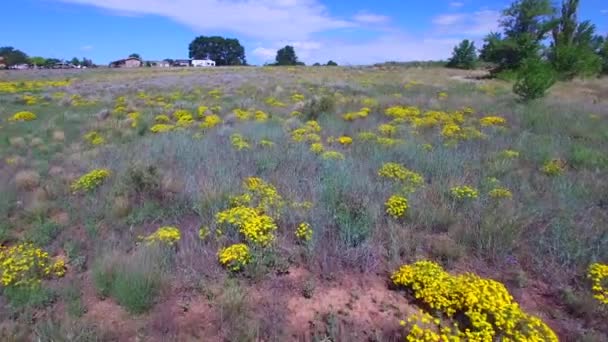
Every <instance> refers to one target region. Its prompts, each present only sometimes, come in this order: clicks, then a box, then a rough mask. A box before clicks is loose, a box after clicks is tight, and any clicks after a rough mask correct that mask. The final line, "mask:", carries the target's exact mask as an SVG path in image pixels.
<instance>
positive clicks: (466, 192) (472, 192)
mask: <svg viewBox="0 0 608 342" xmlns="http://www.w3.org/2000/svg"><path fill="white" fill-rule="evenodd" d="M450 194H452V197H454V198H455V199H458V200H463V199H475V198H477V197H478V196H479V192H478V191H477V189H475V188H473V187H470V186H468V185H461V186H455V187H453V188H451V189H450Z"/></svg>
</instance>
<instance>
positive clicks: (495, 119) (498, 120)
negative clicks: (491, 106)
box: [479, 116, 507, 127]
mask: <svg viewBox="0 0 608 342" xmlns="http://www.w3.org/2000/svg"><path fill="white" fill-rule="evenodd" d="M506 123H507V120H506V119H505V118H503V117H501V116H485V117H483V118H481V119H479V124H481V125H482V126H485V127H487V126H502V125H504V124H506Z"/></svg>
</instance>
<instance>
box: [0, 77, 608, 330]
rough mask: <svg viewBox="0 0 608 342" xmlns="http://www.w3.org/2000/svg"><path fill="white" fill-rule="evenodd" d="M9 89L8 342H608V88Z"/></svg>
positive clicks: (287, 85)
mask: <svg viewBox="0 0 608 342" xmlns="http://www.w3.org/2000/svg"><path fill="white" fill-rule="evenodd" d="M459 73H460V74H459ZM0 76H2V78H0V193H1V194H2V196H0V197H1V198H0V279H1V282H0V340H3V341H5V340H32V339H39V340H41V341H57V340H67V341H88V340H95V341H98V340H103V341H105V340H109V341H135V340H141V339H143V340H148V341H166V340H184V341H190V340H205V341H207V340H209V341H287V340H297V341H359V340H362V341H557V340H564V341H606V340H608V325H606V321H608V304H607V303H608V265H607V264H608V224H607V223H608V177H607V176H608V153H606V151H608V100H607V99H606V98H605V97H604V98H602V95H601V94H602V92H606V93H608V85H607V82H608V81H607V80H606V79H603V80H593V81H576V83H568V84H559V85H557V86H556V89H555V92H554V94H553V95H550V96H549V97H547V98H546V99H544V100H541V101H538V102H533V103H520V102H518V101H517V99H516V97H515V96H514V95H513V94H511V92H510V85H509V84H507V83H503V82H501V81H496V80H467V81H463V80H466V79H465V76H466V75H465V74H462V72H461V71H455V70H443V69H438V68H430V69H413V68H412V69H410V68H405V67H399V66H378V67H367V68H323V67H320V68H312V67H308V68H307V67H298V68H273V67H263V68H247V67H243V68H217V69H206V70H190V69H182V70H151V69H149V70H144V69H141V70H133V71H123V70H121V71H109V70H87V71H81V72H78V73H77V72H73V71H52V70H51V71H44V72H42V71H33V72H31V73H27V72H24V73H6V74H2V75H0ZM568 87H576V88H577V89H578V90H576V91H574V90H573V91H572V92H571V94H570V95H571V96H561V95H560V94H561V93H562V92H564V91H565V90H564V89H567V88H568ZM581 88H584V89H586V90H585V91H581V90H580V89H581ZM572 94H575V95H572ZM576 94H578V95H576Z"/></svg>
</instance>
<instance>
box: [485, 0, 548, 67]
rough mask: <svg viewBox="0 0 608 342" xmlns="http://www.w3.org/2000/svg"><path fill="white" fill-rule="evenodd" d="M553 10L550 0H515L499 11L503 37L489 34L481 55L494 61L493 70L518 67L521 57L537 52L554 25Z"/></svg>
mask: <svg viewBox="0 0 608 342" xmlns="http://www.w3.org/2000/svg"><path fill="white" fill-rule="evenodd" d="M554 13H555V9H554V8H553V6H552V5H551V2H550V1H549V0H517V1H515V2H514V3H513V4H511V6H510V7H509V8H507V9H505V10H504V11H503V13H502V19H501V20H500V26H501V28H502V29H503V30H504V36H503V35H500V34H496V33H494V34H490V35H488V36H487V37H486V43H485V45H484V47H483V49H482V53H481V55H482V58H483V59H484V60H485V61H487V62H492V63H495V64H496V66H497V68H496V69H495V72H499V71H504V70H517V69H519V68H520V67H521V66H522V63H523V61H524V60H528V59H533V58H536V57H538V56H539V55H540V52H541V48H542V45H541V42H542V41H543V40H544V39H545V38H546V37H547V34H548V33H549V32H551V30H552V28H553V27H554V26H555V25H556V20H555V18H554V17H553V15H554Z"/></svg>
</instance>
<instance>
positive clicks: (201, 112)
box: [197, 106, 209, 119]
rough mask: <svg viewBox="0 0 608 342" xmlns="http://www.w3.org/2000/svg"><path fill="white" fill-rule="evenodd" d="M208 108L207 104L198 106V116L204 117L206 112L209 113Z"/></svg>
mask: <svg viewBox="0 0 608 342" xmlns="http://www.w3.org/2000/svg"><path fill="white" fill-rule="evenodd" d="M207 110H209V107H207V106H198V109H197V113H198V117H199V118H201V119H202V118H204V117H205V113H207Z"/></svg>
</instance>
